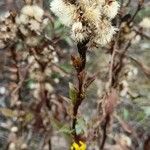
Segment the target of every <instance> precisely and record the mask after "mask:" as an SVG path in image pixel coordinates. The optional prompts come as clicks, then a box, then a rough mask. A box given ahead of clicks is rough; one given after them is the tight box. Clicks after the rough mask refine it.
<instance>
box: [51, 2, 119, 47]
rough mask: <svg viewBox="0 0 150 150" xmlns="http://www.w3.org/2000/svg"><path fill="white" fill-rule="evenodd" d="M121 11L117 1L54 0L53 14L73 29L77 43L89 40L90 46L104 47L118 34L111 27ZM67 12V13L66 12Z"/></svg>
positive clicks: (52, 5)
mask: <svg viewBox="0 0 150 150" xmlns="http://www.w3.org/2000/svg"><path fill="white" fill-rule="evenodd" d="M118 9H119V4H118V2H117V1H116V0H112V1H110V0H107V1H106V0H77V1H74V2H72V1H71V2H70V1H69V0H53V1H52V2H51V10H52V12H53V13H54V14H55V15H56V16H57V17H59V19H60V21H61V22H62V23H63V24H64V25H66V26H68V27H70V28H71V37H72V38H73V39H74V40H75V41H76V42H82V41H84V40H86V39H88V40H89V43H90V44H89V45H98V46H100V45H101V46H104V45H106V44H107V43H109V42H110V41H111V39H112V37H113V35H114V34H115V32H116V28H115V27H113V26H112V25H111V19H113V18H114V17H115V16H116V14H117V12H118ZM64 10H65V11H64Z"/></svg>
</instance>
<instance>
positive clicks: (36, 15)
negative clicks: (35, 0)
mask: <svg viewBox="0 0 150 150" xmlns="http://www.w3.org/2000/svg"><path fill="white" fill-rule="evenodd" d="M32 8H33V14H34V18H35V19H36V20H38V21H41V19H42V17H43V15H44V11H43V9H42V8H40V7H39V6H37V5H33V6H32Z"/></svg>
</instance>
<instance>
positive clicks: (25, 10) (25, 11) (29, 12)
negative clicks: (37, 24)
mask: <svg viewBox="0 0 150 150" xmlns="http://www.w3.org/2000/svg"><path fill="white" fill-rule="evenodd" d="M21 13H22V14H24V15H27V16H30V17H33V16H34V11H33V8H32V6H31V5H25V6H24V7H23V8H22V10H21Z"/></svg>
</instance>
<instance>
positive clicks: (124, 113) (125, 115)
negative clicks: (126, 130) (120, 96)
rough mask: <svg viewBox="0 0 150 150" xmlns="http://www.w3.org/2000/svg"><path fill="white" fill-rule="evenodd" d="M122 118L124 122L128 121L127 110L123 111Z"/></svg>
mask: <svg viewBox="0 0 150 150" xmlns="http://www.w3.org/2000/svg"><path fill="white" fill-rule="evenodd" d="M123 117H124V119H125V120H128V118H129V111H128V110H127V109H123Z"/></svg>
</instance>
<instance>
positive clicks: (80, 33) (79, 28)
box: [71, 22, 87, 42]
mask: <svg viewBox="0 0 150 150" xmlns="http://www.w3.org/2000/svg"><path fill="white" fill-rule="evenodd" d="M71 37H72V38H73V39H74V40H75V41H77V42H82V41H83V40H85V38H86V37H87V34H86V32H85V30H84V27H83V25H82V22H75V23H74V24H73V25H72V30H71Z"/></svg>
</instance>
